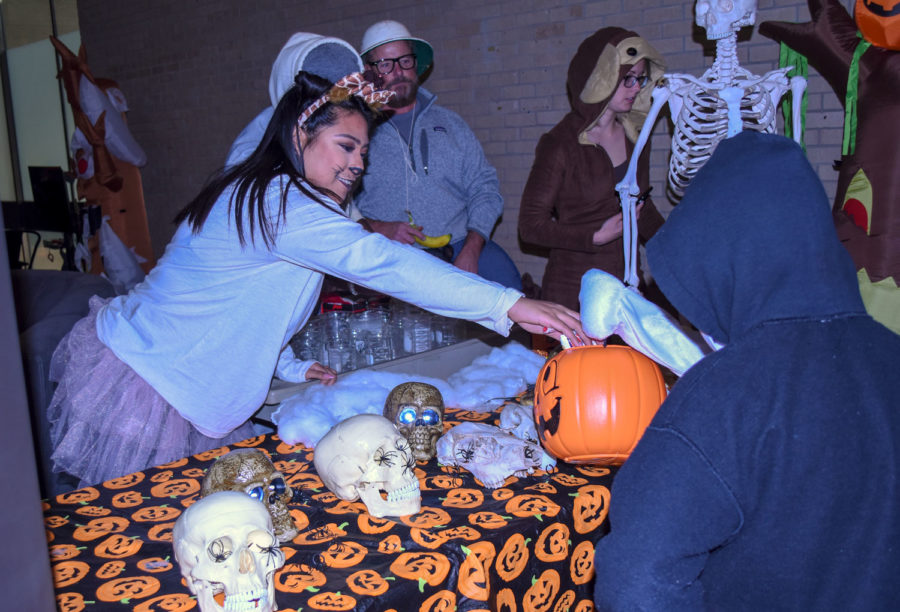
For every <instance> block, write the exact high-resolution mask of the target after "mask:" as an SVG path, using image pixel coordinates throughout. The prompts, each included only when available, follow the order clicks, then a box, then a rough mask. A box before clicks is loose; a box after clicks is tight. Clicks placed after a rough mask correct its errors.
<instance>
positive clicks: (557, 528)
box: [534, 523, 569, 563]
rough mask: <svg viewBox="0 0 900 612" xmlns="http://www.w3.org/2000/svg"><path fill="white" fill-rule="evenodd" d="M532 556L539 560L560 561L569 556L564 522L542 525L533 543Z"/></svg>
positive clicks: (566, 529) (567, 529)
mask: <svg viewBox="0 0 900 612" xmlns="http://www.w3.org/2000/svg"><path fill="white" fill-rule="evenodd" d="M534 556H535V557H537V558H538V559H540V560H541V561H546V562H548V563H549V562H552V561H562V560H563V559H565V558H566V557H568V556H569V528H568V527H566V525H565V524H564V523H551V524H550V525H547V526H546V527H544V529H543V531H541V535H540V536H538V539H537V542H536V543H535V545H534Z"/></svg>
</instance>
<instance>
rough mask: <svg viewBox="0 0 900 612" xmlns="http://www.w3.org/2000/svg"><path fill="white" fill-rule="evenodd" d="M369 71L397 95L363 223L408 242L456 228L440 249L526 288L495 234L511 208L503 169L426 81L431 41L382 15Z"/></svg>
mask: <svg viewBox="0 0 900 612" xmlns="http://www.w3.org/2000/svg"><path fill="white" fill-rule="evenodd" d="M361 55H362V57H363V62H364V64H365V67H366V69H371V70H373V71H375V72H376V73H378V74H379V75H380V77H381V79H382V80H383V83H382V87H383V88H384V89H389V90H391V91H394V92H395V93H396V94H397V95H396V96H395V97H394V99H393V100H392V101H391V102H389V103H388V107H389V108H388V110H389V111H393V112H392V113H390V116H389V118H388V120H387V121H385V122H384V123H383V124H381V125H380V126H379V127H378V128H377V129H376V131H375V134H374V136H373V137H372V139H371V141H370V144H369V165H368V168H367V170H366V174H365V176H364V177H363V182H362V189H361V191H360V192H359V193H358V194H357V196H356V199H355V204H356V207H357V209H358V212H359V213H360V214H361V216H362V217H363V218H362V219H361V223H362V224H363V225H365V226H367V227H369V228H370V229H372V230H373V231H376V232H378V233H380V234H383V235H385V236H387V237H388V238H391V239H393V240H396V241H398V242H402V243H405V244H415V243H416V238H418V239H420V240H422V239H424V238H425V237H426V236H440V235H443V234H450V235H451V239H450V244H449V245H448V246H447V247H444V249H440V250H438V249H435V254H437V255H439V256H443V257H444V258H446V259H448V260H450V261H452V262H453V263H454V265H456V267H458V268H460V269H461V270H465V271H467V272H472V273H476V274H479V275H480V276H482V277H484V278H487V279H488V280H492V281H495V282H498V283H500V284H502V285H504V286H507V287H512V288H514V289H521V288H522V283H521V278H520V276H519V272H518V270H517V269H516V266H515V264H514V263H513V261H512V260H511V259H510V258H509V256H508V255H507V254H506V252H505V251H504V250H503V249H502V248H501V247H500V246H499V245H497V244H496V243H494V242H492V241H491V239H490V236H491V232H492V231H493V229H494V226H495V225H496V223H497V220H498V219H499V218H500V215H501V214H502V212H503V198H502V197H501V195H500V186H499V182H498V180H497V171H496V170H495V169H494V167H493V166H492V165H491V164H490V163H489V162H488V161H487V159H486V158H485V156H484V151H483V150H482V148H481V144H480V143H479V142H478V139H477V138H476V137H475V134H473V133H472V130H471V129H470V128H469V126H468V125H466V123H465V121H463V119H462V118H461V117H460V116H459V115H457V114H456V113H454V112H453V111H451V110H448V109H446V108H444V107H442V106H439V105H438V104H436V103H435V100H436V97H435V95H434V94H432V93H431V92H429V91H428V90H426V89H425V88H424V87H420V86H419V78H420V77H421V76H422V75H423V74H425V73H426V72H428V70H429V69H430V68H431V65H432V60H433V57H434V51H433V49H432V47H431V45H430V44H429V43H428V42H427V41H425V40H423V39H421V38H416V37H414V36H412V35H411V34H410V32H409V30H408V29H407V28H406V26H404V25H403V24H402V23H399V22H397V21H379V22H377V23H375V24H374V25H372V26H371V27H369V29H368V30H366V32H365V34H364V35H363V39H362V50H361Z"/></svg>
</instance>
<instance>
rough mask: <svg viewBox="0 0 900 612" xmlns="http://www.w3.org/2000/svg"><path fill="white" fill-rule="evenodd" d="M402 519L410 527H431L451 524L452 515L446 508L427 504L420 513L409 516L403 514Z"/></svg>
mask: <svg viewBox="0 0 900 612" xmlns="http://www.w3.org/2000/svg"><path fill="white" fill-rule="evenodd" d="M400 520H401V521H403V522H404V523H406V524H407V525H409V526H410V527H422V528H424V529H430V528H432V527H440V526H444V525H449V524H450V515H449V514H448V513H447V511H446V510H441V509H440V508H434V507H431V506H425V507H424V508H422V509H421V510H420V511H419V512H418V513H416V514H411V515H409V516H401V517H400Z"/></svg>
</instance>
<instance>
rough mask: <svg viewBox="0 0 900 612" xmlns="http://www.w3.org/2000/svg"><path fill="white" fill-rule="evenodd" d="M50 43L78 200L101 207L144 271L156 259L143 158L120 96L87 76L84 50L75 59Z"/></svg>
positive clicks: (96, 263)
mask: <svg viewBox="0 0 900 612" xmlns="http://www.w3.org/2000/svg"><path fill="white" fill-rule="evenodd" d="M50 42H51V43H52V44H53V47H54V48H55V49H56V53H57V54H58V55H59V58H60V61H61V63H62V69H61V70H60V72H59V74H58V78H59V79H60V80H62V82H63V86H64V88H65V90H66V99H67V100H68V102H69V106H70V107H71V109H72V116H73V118H74V120H75V133H74V134H73V135H72V141H71V143H70V149H71V155H72V162H71V163H72V165H73V170H74V172H75V174H76V176H77V177H78V181H77V188H78V197H79V198H83V199H84V200H85V201H86V203H87V205H88V206H89V207H91V206H99V207H100V209H101V215H102V216H104V217H109V225H110V227H111V228H112V229H113V231H114V232H115V233H116V235H117V236H118V237H119V238H120V239H121V240H122V242H123V243H124V244H125V245H126V246H127V247H128V248H129V249H133V251H134V252H135V253H136V254H137V255H138V256H139V257H140V260H139V261H140V263H141V267H142V269H143V271H144V272H147V271H149V270H150V269H151V268H152V267H153V265H154V264H155V261H156V260H155V258H154V256H153V249H152V247H151V244H150V231H149V229H148V225H147V211H146V208H145V206H144V190H143V186H142V183H141V174H140V170H139V169H138V168H139V167H140V166H143V165H144V164H146V163H147V157H146V155H145V154H144V151H143V150H142V149H141V147H140V145H139V144H138V143H137V142H136V141H135V139H134V137H133V136H132V135H131V132H130V130H129V129H128V125H127V123H126V121H125V111H127V110H128V106H127V103H126V101H125V96H124V95H123V94H122V91H121V90H120V89H119V87H118V84H117V83H116V82H115V81H112V80H110V79H102V78H95V77H94V76H93V75H92V74H91V70H90V68H89V67H88V65H87V55H86V53H85V50H84V46H82V47H81V48H80V49H79V51H78V55H75V54H74V53H72V52H71V51H70V50H69V49H68V47H66V46H65V45H64V44H63V43H62V42H61V41H60V40H59V39H57V38H56V37H54V36H51V37H50ZM89 249H90V251H91V253H92V255H93V261H92V263H91V272H94V273H98V274H99V273H100V272H102V271H103V262H102V260H101V258H100V253H99V247H98V246H97V239H96V238H95V239H93V240H92V241H91V243H90V246H89Z"/></svg>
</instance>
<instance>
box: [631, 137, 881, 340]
mask: <svg viewBox="0 0 900 612" xmlns="http://www.w3.org/2000/svg"><path fill="white" fill-rule="evenodd" d="M830 209H831V207H830V203H829V200H828V197H827V196H826V194H825V190H824V189H823V187H822V183H821V182H820V181H819V177H818V176H817V175H816V173H815V171H814V170H813V168H812V167H811V166H810V164H809V162H808V161H807V159H806V155H805V154H804V153H803V150H802V149H801V148H800V147H799V146H798V145H797V144H796V143H794V142H793V141H792V140H789V139H787V138H784V137H782V136H777V135H774V134H763V133H760V132H755V131H743V132H741V133H740V134H738V135H736V136H734V137H732V138H729V139H726V140H724V141H722V142H721V143H720V144H719V146H718V147H717V148H716V151H715V153H714V154H713V156H712V157H711V158H710V160H709V161H708V162H707V163H706V165H705V166H703V168H701V169H700V171H699V172H698V173H697V176H696V177H695V178H694V180H693V182H692V183H691V186H690V187H689V188H688V190H687V193H685V196H684V198H683V199H682V200H681V202H680V203H679V204H678V205H677V206H676V207H675V208H674V210H673V211H672V212H671V213H670V214H669V217H668V219H667V220H666V223H665V224H664V225H663V226H662V228H661V229H660V230H659V231H658V232H657V233H656V235H655V236H654V237H653V238H652V239H651V240H650V241H649V242H648V244H647V258H648V262H649V264H650V269H651V270H652V271H653V276H654V278H655V279H656V282H657V283H658V285H659V287H660V289H662V291H663V293H664V294H665V295H666V297H667V298H668V299H669V300H670V301H671V302H672V304H673V305H674V306H675V307H676V308H677V309H678V311H679V312H681V313H682V314H683V315H684V316H685V317H687V319H688V320H689V321H690V322H691V323H693V324H694V325H695V326H696V327H697V328H698V329H699V330H700V331H701V332H705V333H707V334H708V335H710V336H711V337H712V338H713V339H714V340H715V341H716V342H719V343H721V344H728V343H729V342H734V341H736V340H738V339H740V338H741V337H742V336H743V335H745V334H746V333H747V332H748V331H749V330H751V329H752V328H753V327H755V326H757V325H759V324H762V323H764V322H767V321H776V320H784V319H810V318H816V319H819V320H826V319H829V318H833V317H835V316H841V315H847V314H864V313H865V308H864V307H863V303H862V299H861V298H860V295H859V287H858V284H857V279H856V270H855V268H854V265H853V261H852V260H851V259H850V256H849V254H848V253H847V251H846V249H845V248H844V247H843V245H842V244H841V243H840V241H839V240H838V237H837V232H836V231H835V228H834V223H833V221H832V217H831V210H830Z"/></svg>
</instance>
